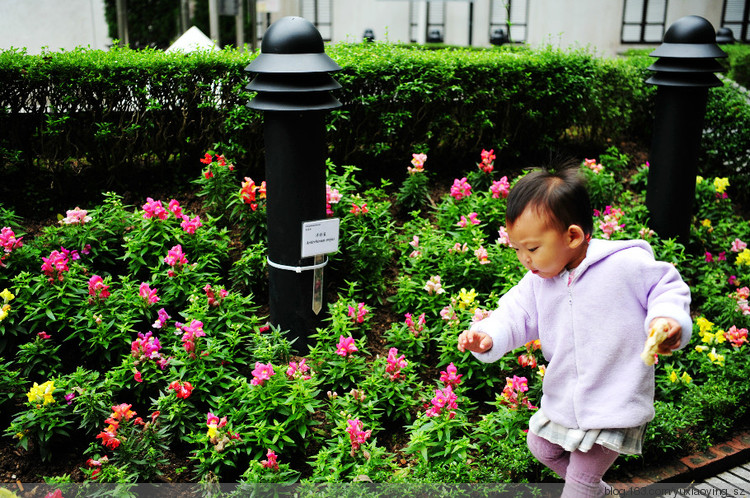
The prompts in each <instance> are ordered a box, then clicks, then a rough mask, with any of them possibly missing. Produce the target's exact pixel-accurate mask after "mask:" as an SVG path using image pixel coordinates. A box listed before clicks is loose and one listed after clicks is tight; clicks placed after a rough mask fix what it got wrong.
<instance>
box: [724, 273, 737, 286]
mask: <svg viewBox="0 0 750 498" xmlns="http://www.w3.org/2000/svg"><path fill="white" fill-rule="evenodd" d="M727 283H728V284H729V285H734V286H737V285H738V283H739V280H738V279H737V275H730V276H729V279H728V280H727Z"/></svg>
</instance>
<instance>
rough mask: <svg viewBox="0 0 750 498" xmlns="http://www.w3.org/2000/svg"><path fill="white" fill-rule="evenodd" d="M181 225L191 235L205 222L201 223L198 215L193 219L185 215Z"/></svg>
mask: <svg viewBox="0 0 750 498" xmlns="http://www.w3.org/2000/svg"><path fill="white" fill-rule="evenodd" d="M180 226H181V227H182V229H183V230H184V231H186V232H187V233H189V234H190V235H193V234H194V233H195V231H196V230H197V229H198V228H200V227H202V226H203V223H201V220H200V218H199V217H198V216H196V217H195V218H192V219H191V218H190V217H189V216H186V215H183V216H182V223H180Z"/></svg>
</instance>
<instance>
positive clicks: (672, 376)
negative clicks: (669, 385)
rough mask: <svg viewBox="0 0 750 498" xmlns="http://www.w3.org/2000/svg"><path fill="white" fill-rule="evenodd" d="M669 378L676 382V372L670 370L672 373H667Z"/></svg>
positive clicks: (677, 378)
mask: <svg viewBox="0 0 750 498" xmlns="http://www.w3.org/2000/svg"><path fill="white" fill-rule="evenodd" d="M669 380H670V381H672V382H677V381H678V380H679V377H677V372H675V371H674V370H672V373H671V374H669Z"/></svg>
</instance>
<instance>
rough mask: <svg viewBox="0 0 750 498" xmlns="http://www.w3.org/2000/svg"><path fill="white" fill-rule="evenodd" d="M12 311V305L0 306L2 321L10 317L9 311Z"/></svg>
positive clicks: (0, 320)
mask: <svg viewBox="0 0 750 498" xmlns="http://www.w3.org/2000/svg"><path fill="white" fill-rule="evenodd" d="M9 311H10V306H9V305H7V304H6V305H5V306H3V307H2V308H0V322H2V321H3V320H5V319H6V318H8V312H9Z"/></svg>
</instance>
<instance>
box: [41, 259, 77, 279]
mask: <svg viewBox="0 0 750 498" xmlns="http://www.w3.org/2000/svg"><path fill="white" fill-rule="evenodd" d="M68 253H69V251H68ZM42 261H43V263H42V271H43V272H44V274H45V275H47V278H49V281H50V282H52V281H53V280H55V279H57V280H59V281H60V282H62V281H63V274H64V273H65V272H66V271H68V270H69V268H68V262H69V261H70V260H69V259H68V256H67V254H66V253H65V251H63V252H59V251H52V252H51V253H50V254H49V257H47V258H45V257H42Z"/></svg>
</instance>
